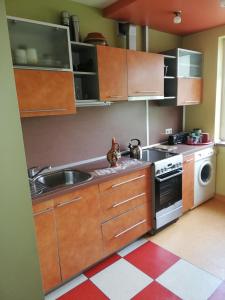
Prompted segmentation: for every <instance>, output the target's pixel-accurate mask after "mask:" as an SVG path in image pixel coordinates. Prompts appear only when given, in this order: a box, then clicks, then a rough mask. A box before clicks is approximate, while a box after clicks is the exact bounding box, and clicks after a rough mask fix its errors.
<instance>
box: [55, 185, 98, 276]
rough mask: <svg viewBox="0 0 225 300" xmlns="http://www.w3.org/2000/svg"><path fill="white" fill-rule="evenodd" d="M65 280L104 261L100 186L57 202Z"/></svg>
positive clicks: (59, 241) (78, 192)
mask: <svg viewBox="0 0 225 300" xmlns="http://www.w3.org/2000/svg"><path fill="white" fill-rule="evenodd" d="M54 203H55V216H56V230H57V236H58V247H59V257H60V266H61V274H62V280H63V281H65V280H67V279H69V278H70V277H72V276H74V275H75V274H77V273H79V272H81V271H82V270H84V269H85V268H87V267H89V266H90V265H92V264H94V263H96V262H97V261H98V260H99V259H100V258H102V256H103V253H102V234H101V225H100V203H99V198H98V186H96V185H93V186H91V187H87V188H85V189H83V190H78V191H75V192H73V193H70V194H65V195H63V196H62V197H58V198H55V199H54Z"/></svg>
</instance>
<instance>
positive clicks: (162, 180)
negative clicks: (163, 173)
mask: <svg viewBox="0 0 225 300" xmlns="http://www.w3.org/2000/svg"><path fill="white" fill-rule="evenodd" d="M182 173H183V171H179V172H178V173H176V174H173V175H170V176H168V177H166V178H163V179H161V178H159V177H157V176H156V177H155V179H156V180H157V181H159V182H164V181H166V180H168V179H170V178H173V177H176V176H179V175H181V174H182Z"/></svg>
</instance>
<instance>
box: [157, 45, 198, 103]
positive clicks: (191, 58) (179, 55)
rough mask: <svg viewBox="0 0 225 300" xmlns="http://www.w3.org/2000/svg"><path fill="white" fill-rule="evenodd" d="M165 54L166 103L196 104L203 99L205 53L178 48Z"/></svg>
mask: <svg viewBox="0 0 225 300" xmlns="http://www.w3.org/2000/svg"><path fill="white" fill-rule="evenodd" d="M163 54H164V68H165V69H164V71H165V74H164V75H165V76H164V91H165V97H164V99H165V100H167V103H165V104H167V105H168V104H171V105H180V106H183V105H195V104H200V103H201V101H202V81H203V79H202V63H203V54H202V53H201V52H198V51H193V50H188V49H182V48H177V49H173V50H168V51H165V52H163Z"/></svg>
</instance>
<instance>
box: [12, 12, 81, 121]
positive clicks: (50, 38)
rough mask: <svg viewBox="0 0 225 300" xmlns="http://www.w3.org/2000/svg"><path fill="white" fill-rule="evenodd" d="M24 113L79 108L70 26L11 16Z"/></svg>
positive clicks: (31, 114) (58, 112) (43, 113)
mask: <svg viewBox="0 0 225 300" xmlns="http://www.w3.org/2000/svg"><path fill="white" fill-rule="evenodd" d="M8 28H9V37H10V45H11V52H12V58H13V67H14V75H15V83H16V90H17V97H18V102H19V109H20V114H21V117H35V116H48V115H66V114H73V113H75V112H76V109H75V95H74V80H73V73H72V60H71V47H70V42H69V29H68V28H67V27H65V26H61V25H56V24H50V23H44V22H38V21H32V20H27V19H22V18H15V17H8Z"/></svg>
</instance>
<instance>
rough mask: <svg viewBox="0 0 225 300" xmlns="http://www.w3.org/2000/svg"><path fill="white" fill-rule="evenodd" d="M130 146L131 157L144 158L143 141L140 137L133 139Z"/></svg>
mask: <svg viewBox="0 0 225 300" xmlns="http://www.w3.org/2000/svg"><path fill="white" fill-rule="evenodd" d="M133 142H134V143H133ZM128 148H129V149H130V157H131V158H136V159H142V148H141V141H140V140H139V139H132V140H131V141H130V143H129V145H128Z"/></svg>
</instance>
